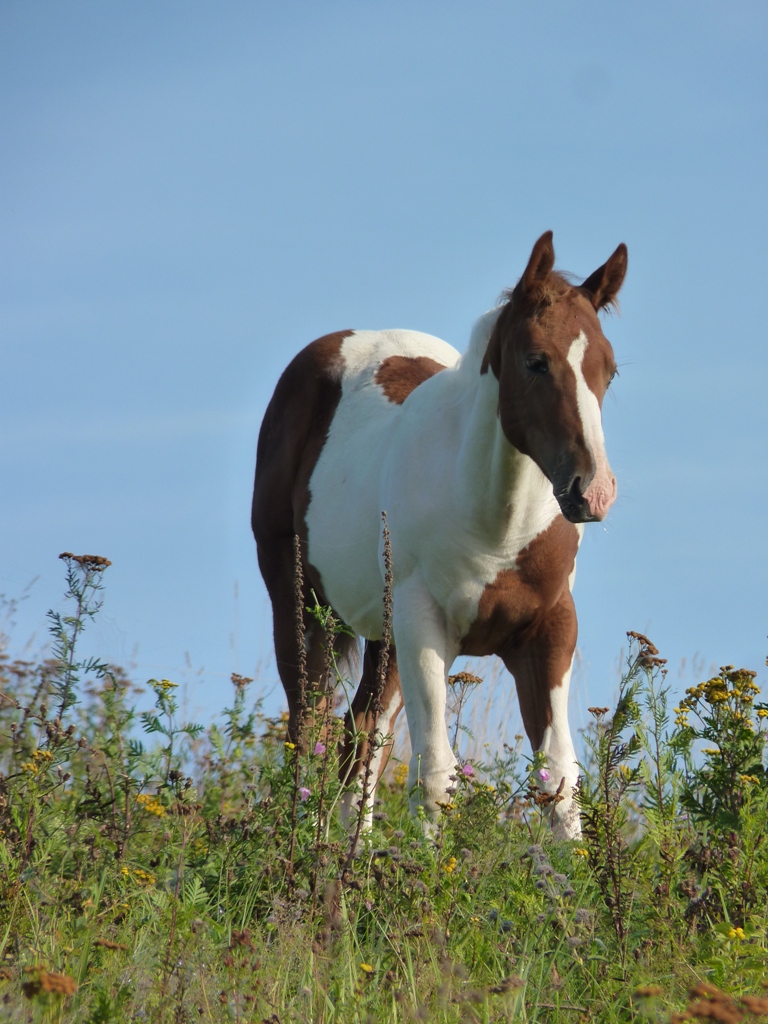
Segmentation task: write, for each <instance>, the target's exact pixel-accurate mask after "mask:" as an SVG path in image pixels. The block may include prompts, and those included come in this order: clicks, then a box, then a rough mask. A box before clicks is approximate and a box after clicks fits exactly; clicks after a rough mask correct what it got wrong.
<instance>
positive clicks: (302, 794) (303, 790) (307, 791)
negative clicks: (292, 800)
mask: <svg viewBox="0 0 768 1024" xmlns="http://www.w3.org/2000/svg"><path fill="white" fill-rule="evenodd" d="M311 792H312V790H311V789H307V787H306V786H301V788H300V789H299V799H300V800H306V799H307V797H308V796H309V794H310V793H311Z"/></svg>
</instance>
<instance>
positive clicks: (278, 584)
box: [258, 537, 334, 747]
mask: <svg viewBox="0 0 768 1024" xmlns="http://www.w3.org/2000/svg"><path fill="white" fill-rule="evenodd" d="M258 554H259V565H260V568H261V572H262V575H263V577H264V582H265V583H266V585H267V591H268V592H269V597H270V600H271V601H272V621H273V627H274V639H275V656H276V659H277V671H278V673H279V675H280V681H281V682H282V684H283V689H284V690H285V695H286V698H287V700H288V737H289V739H290V740H291V742H292V743H301V745H302V747H305V746H306V743H307V740H308V737H307V735H306V734H307V729H306V728H305V729H303V730H302V729H301V726H302V721H301V717H302V705H304V707H305V709H307V710H311V712H312V715H311V716H308V720H309V721H312V719H314V720H315V721H316V720H317V719H318V717H319V716H321V715H322V714H323V712H324V711H325V703H326V700H327V699H329V697H330V694H327V690H328V689H332V688H333V683H334V679H333V678H331V679H330V680H329V679H328V671H327V659H326V638H325V636H324V633H323V630H322V628H321V626H320V624H319V623H318V622H316V621H315V620H314V619H312V618H311V617H310V616H309V615H308V614H307V612H306V611H305V609H306V607H307V605H308V604H309V597H310V594H309V587H308V584H307V583H306V574H305V582H304V587H303V592H302V595H301V607H302V628H301V633H303V646H304V658H305V665H306V679H305V681H304V692H302V673H301V661H302V659H301V646H300V644H301V640H300V631H299V629H298V622H297V614H296V611H297V609H296V604H297V594H296V559H295V551H294V540H293V538H292V537H290V538H280V539H278V540H275V541H272V542H271V543H269V544H261V543H260V544H258ZM304 724H305V725H306V724H307V723H304ZM300 733H302V735H300Z"/></svg>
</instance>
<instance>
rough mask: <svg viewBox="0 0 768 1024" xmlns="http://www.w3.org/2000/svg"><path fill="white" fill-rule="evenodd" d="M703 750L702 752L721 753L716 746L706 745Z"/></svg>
mask: <svg viewBox="0 0 768 1024" xmlns="http://www.w3.org/2000/svg"><path fill="white" fill-rule="evenodd" d="M701 752H702V754H719V753H720V751H719V750H718V749H717V748H716V747H704V748H703V749H702V751H701Z"/></svg>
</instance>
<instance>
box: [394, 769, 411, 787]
mask: <svg viewBox="0 0 768 1024" xmlns="http://www.w3.org/2000/svg"><path fill="white" fill-rule="evenodd" d="M394 777H395V785H397V786H404V785H405V784H406V782H407V781H408V765H407V764H399V765H398V766H397V768H395V772H394Z"/></svg>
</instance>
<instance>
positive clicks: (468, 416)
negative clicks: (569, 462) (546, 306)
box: [456, 310, 557, 542]
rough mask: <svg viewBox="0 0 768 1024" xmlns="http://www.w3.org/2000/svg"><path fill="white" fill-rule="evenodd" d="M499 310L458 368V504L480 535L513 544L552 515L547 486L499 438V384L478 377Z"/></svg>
mask: <svg viewBox="0 0 768 1024" xmlns="http://www.w3.org/2000/svg"><path fill="white" fill-rule="evenodd" d="M498 314H499V310H492V311H491V312H490V313H486V314H485V315H484V316H483V317H481V318H480V320H478V322H477V324H476V325H475V328H474V330H473V332H472V337H471V340H470V344H469V349H468V350H467V352H466V353H465V355H464V356H462V358H461V364H460V366H459V367H458V368H457V370H458V373H459V375H460V380H461V391H462V402H461V408H462V420H463V422H462V439H461V446H460V449H459V453H458V462H457V476H458V480H457V492H456V493H457V500H458V502H459V504H460V505H461V506H462V507H463V509H464V511H465V514H466V516H467V518H468V519H470V520H472V521H473V522H474V523H475V524H476V525H477V527H478V529H479V530H482V531H483V532H485V534H486V535H490V536H493V537H495V538H496V539H497V540H498V541H499V542H502V541H503V538H505V537H509V538H510V540H512V541H513V542H518V541H520V540H523V539H524V536H525V535H527V534H528V533H532V534H533V535H535V534H536V533H538V532H540V530H543V529H545V528H546V526H547V525H548V524H549V522H551V520H552V517H553V515H554V514H555V513H556V511H557V503H556V501H555V499H554V496H553V494H552V485H551V483H550V482H549V481H548V480H547V478H546V477H545V476H544V474H543V473H542V472H541V470H540V469H539V468H538V466H537V465H536V464H535V463H534V462H533V460H532V459H530V458H528V456H527V455H523V454H522V453H521V452H519V451H518V450H517V449H516V448H514V447H513V446H512V445H511V444H510V443H509V441H508V440H507V439H506V437H505V436H504V433H503V431H502V429H501V422H500V420H499V414H498V409H499V383H498V381H497V379H496V377H495V376H494V374H493V371H492V370H491V369H490V367H489V368H488V369H487V370H486V372H485V373H481V372H480V367H481V365H482V360H483V356H484V355H485V350H486V348H487V346H488V340H489V338H490V334H491V331H492V330H493V327H494V324H495V322H496V318H497V317H498Z"/></svg>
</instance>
